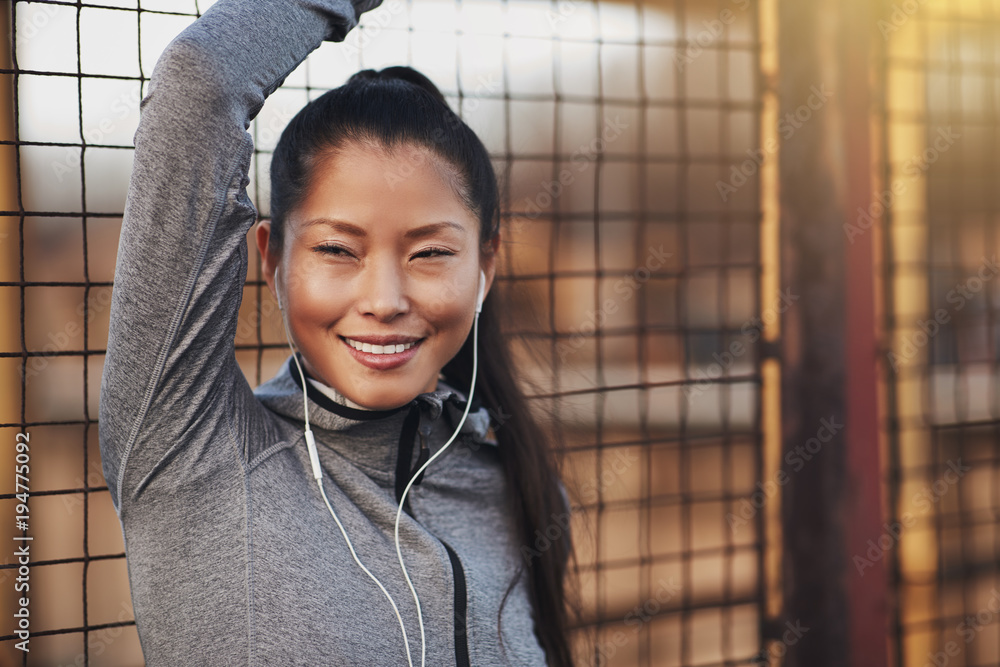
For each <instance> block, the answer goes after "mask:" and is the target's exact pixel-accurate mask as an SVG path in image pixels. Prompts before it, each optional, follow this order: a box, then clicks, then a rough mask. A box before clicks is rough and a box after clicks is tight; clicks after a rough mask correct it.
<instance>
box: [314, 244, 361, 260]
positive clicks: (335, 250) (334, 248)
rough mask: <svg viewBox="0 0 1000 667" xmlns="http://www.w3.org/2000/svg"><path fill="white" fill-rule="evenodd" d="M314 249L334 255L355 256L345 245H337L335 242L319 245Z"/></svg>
mask: <svg viewBox="0 0 1000 667" xmlns="http://www.w3.org/2000/svg"><path fill="white" fill-rule="evenodd" d="M313 250H315V251H316V252H319V253H323V254H324V255H332V256H334V257H353V256H354V255H352V254H351V252H350V251H349V250H348V249H347V248H345V247H344V246H340V245H335V244H332V243H331V244H324V245H318V246H316V247H315V248H313Z"/></svg>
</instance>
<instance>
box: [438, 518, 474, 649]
mask: <svg viewBox="0 0 1000 667" xmlns="http://www.w3.org/2000/svg"><path fill="white" fill-rule="evenodd" d="M438 539H439V540H441V538H440V537H439V538H438ZM441 544H443V545H444V548H445V550H446V551H447V552H448V559H449V560H450V561H451V572H452V577H453V579H454V580H455V665H456V667H470V664H469V628H468V618H467V612H468V609H467V606H468V591H466V588H465V569H463V568H462V561H460V560H459V559H458V554H457V553H455V550H454V549H452V548H451V545H449V544H448V543H447V542H445V541H444V540H441Z"/></svg>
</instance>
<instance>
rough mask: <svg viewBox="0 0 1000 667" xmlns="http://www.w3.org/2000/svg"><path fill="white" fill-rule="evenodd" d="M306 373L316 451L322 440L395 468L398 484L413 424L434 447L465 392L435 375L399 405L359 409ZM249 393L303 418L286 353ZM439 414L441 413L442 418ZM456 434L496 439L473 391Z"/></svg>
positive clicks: (350, 455) (454, 419)
mask: <svg viewBox="0 0 1000 667" xmlns="http://www.w3.org/2000/svg"><path fill="white" fill-rule="evenodd" d="M306 379H307V383H306V385H307V386H306V396H307V398H308V401H307V404H308V409H309V422H310V425H311V426H312V429H313V431H314V433H315V434H316V442H317V445H319V449H320V451H321V454H322V449H323V447H324V446H326V447H329V448H331V449H334V450H336V451H337V452H338V453H339V454H341V455H342V456H344V457H345V458H347V459H349V460H351V461H353V462H355V463H357V464H360V465H363V466H366V467H369V468H374V469H376V470H380V471H392V470H396V473H397V486H398V485H399V482H400V477H401V476H404V477H405V478H404V479H403V480H402V483H403V485H405V483H406V482H407V481H409V476H408V475H402V473H406V472H408V470H407V465H406V464H407V463H408V462H409V461H410V460H411V458H412V453H413V451H414V449H415V447H419V445H415V439H416V436H417V433H418V429H419V431H420V432H423V433H430V434H431V437H430V442H428V446H429V447H430V449H431V450H432V452H431V453H433V451H437V449H439V448H440V447H441V446H442V445H443V444H444V442H445V441H446V440H447V438H448V437H449V436H450V435H451V433H452V432H453V431H454V429H455V426H456V425H457V424H458V422H459V421H460V420H461V418H462V413H463V412H464V410H465V404H466V398H465V394H463V393H462V392H460V391H458V390H457V389H454V388H452V387H450V386H449V385H448V384H446V383H445V382H444V381H443V380H439V381H438V386H437V389H436V390H435V391H431V392H426V393H422V394H419V395H417V396H416V397H415V398H414V399H413V400H412V401H410V402H409V403H407V404H405V405H402V406H400V407H397V408H394V409H391V410H364V409H358V408H353V407H350V406H348V405H346V404H345V403H344V402H338V401H337V400H334V398H340V399H342V400H343V398H344V397H343V396H340V395H339V394H337V393H336V392H335V391H334V390H332V388H331V389H330V392H329V393H331V394H332V395H333V398H331V396H329V395H327V393H324V392H322V391H320V390H319V389H317V388H316V387H315V386H313V384H312V383H311V382H308V379H309V376H308V374H307V375H306ZM254 394H255V395H256V397H257V398H258V400H260V402H261V403H262V404H264V405H265V406H266V407H267V408H269V409H270V410H272V411H273V412H276V413H278V414H280V415H282V416H284V417H287V418H289V419H292V420H294V421H296V422H304V412H303V401H302V380H301V379H300V377H299V372H298V369H297V368H296V366H295V362H294V360H293V359H292V357H291V356H289V357H288V359H287V361H286V363H284V364H282V366H281V368H280V369H279V371H278V373H277V374H276V375H275V376H274V377H273V378H272V379H270V380H268V381H267V382H265V383H263V384H261V385H260V386H259V387H257V389H255V390H254ZM445 411H447V413H446V412H445ZM442 415H446V416H445V417H444V419H442ZM442 432H446V435H445V436H444V439H440V440H439V439H436V436H435V435H434V434H439V433H442ZM460 434H462V435H464V436H466V437H470V436H471V437H472V439H473V442H477V443H482V444H489V445H494V446H495V445H496V444H497V442H496V439H495V437H494V436H493V432H492V430H491V429H490V416H489V412H488V411H487V410H486V408H485V407H484V406H483V405H482V403H481V402H480V400H479V397H478V396H473V398H472V406H471V407H470V408H469V416H468V417H467V418H466V420H465V423H464V424H463V425H462V429H461V431H460ZM431 468H433V464H432V466H431ZM429 470H430V469H429Z"/></svg>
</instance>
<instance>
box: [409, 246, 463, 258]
mask: <svg viewBox="0 0 1000 667" xmlns="http://www.w3.org/2000/svg"><path fill="white" fill-rule="evenodd" d="M454 254H455V253H453V252H452V251H451V250H448V249H446V248H427V249H425V250H421V251H420V252H418V253H416V254H415V255H414V257H447V256H450V255H454Z"/></svg>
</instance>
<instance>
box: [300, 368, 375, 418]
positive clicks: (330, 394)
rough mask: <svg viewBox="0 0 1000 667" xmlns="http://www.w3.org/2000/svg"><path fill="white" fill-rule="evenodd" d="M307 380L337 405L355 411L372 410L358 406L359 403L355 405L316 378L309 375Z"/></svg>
mask: <svg viewBox="0 0 1000 667" xmlns="http://www.w3.org/2000/svg"><path fill="white" fill-rule="evenodd" d="M306 380H308V381H309V383H310V384H312V386H314V387H316V388H317V389H319V390H320V391H321V392H323V393H324V394H326V395H327V396H328V397H329V398H330V400H332V401H334V402H335V403H340V404H341V405H346V406H347V407H349V408H354V409H355V410H370V409H371V408H366V407H365V406H363V405H358V404H357V403H355V402H354V401H352V400H351V399H349V398H347V397H346V396H344V395H343V394H341V393H340V392H339V391H337V390H336V389H334V388H333V387H331V386H329V385H326V384H323V383H322V382H320V381H319V380H316V379H314V378H312V377H310V376H308V375H307V376H306Z"/></svg>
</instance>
